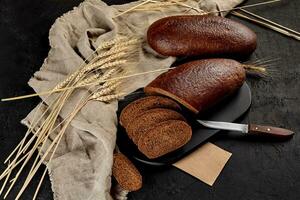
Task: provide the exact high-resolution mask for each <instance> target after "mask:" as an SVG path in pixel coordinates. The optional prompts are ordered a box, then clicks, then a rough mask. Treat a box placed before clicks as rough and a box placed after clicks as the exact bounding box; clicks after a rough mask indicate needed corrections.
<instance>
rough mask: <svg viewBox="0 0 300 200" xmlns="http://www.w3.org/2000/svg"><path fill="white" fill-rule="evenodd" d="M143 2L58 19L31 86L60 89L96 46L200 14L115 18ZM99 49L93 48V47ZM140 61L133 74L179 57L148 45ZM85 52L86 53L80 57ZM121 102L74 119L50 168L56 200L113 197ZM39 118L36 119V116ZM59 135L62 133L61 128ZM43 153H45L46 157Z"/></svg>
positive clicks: (221, 2)
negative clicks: (177, 17) (173, 19)
mask: <svg viewBox="0 0 300 200" xmlns="http://www.w3.org/2000/svg"><path fill="white" fill-rule="evenodd" d="M241 1H242V0H202V1H199V2H198V1H197V0H188V1H187V2H186V4H188V5H190V6H193V7H195V8H200V9H202V10H205V11H212V10H216V9H221V10H222V9H229V8H232V7H234V6H236V5H237V4H239V3H241ZM137 3H141V1H139V2H133V3H129V4H123V5H113V6H108V5H106V4H105V3H104V2H102V1H100V0H86V1H84V2H83V3H81V4H80V5H79V6H78V7H76V8H74V9H73V10H72V11H69V12H68V13H66V14H64V15H63V16H62V17H60V18H58V19H57V20H56V21H55V23H54V25H53V26H52V27H51V29H50V32H49V42H50V46H51V49H50V51H49V54H48V57H47V58H46V59H45V61H44V63H43V65H42V67H41V69H40V71H38V72H36V73H35V74H34V77H32V78H31V79H30V81H29V85H30V86H31V87H32V88H33V89H34V90H35V91H36V92H42V91H47V90H50V89H52V88H54V87H55V86H56V85H57V84H58V83H59V82H61V81H62V80H64V79H65V78H66V76H67V75H68V74H70V73H72V72H74V71H75V70H76V69H77V68H78V67H79V66H80V64H81V63H82V62H83V59H82V57H85V58H86V57H88V56H89V55H90V54H91V53H92V52H93V50H92V49H93V48H96V47H97V46H98V45H100V44H101V43H103V42H104V41H109V40H112V39H113V38H115V37H116V36H117V35H125V36H130V35H133V34H134V35H136V34H138V35H140V36H141V37H143V38H144V39H145V37H146V35H145V33H146V30H147V27H148V26H149V25H150V24H151V23H152V22H154V21H155V20H157V19H159V18H162V17H165V16H169V15H176V14H177V15H178V14H197V13H196V11H194V10H192V9H190V10H187V8H185V7H182V6H172V7H168V9H166V10H164V11H163V12H161V11H151V12H131V13H128V14H125V15H122V16H120V17H118V18H115V19H113V17H114V16H115V15H117V14H118V13H120V12H121V11H123V10H127V9H128V8H131V7H132V6H134V5H136V4H137ZM92 47H93V48H92ZM140 48H141V50H140V53H139V55H138V56H137V58H136V60H137V61H138V62H139V64H138V65H137V66H138V67H137V69H132V70H133V72H139V71H148V70H153V69H158V68H166V67H169V66H170V65H171V64H172V63H173V62H174V61H175V58H173V57H168V58H166V57H160V56H158V55H156V54H155V53H154V52H153V51H152V50H151V49H150V48H149V47H148V46H147V44H146V42H144V43H143V45H141V46H140ZM79 53H80V54H81V55H79ZM157 75H158V74H152V75H148V76H143V77H141V78H135V79H130V80H128V81H127V83H125V86H126V87H124V88H126V92H131V91H134V90H136V89H138V88H140V87H143V86H145V85H146V84H147V83H149V82H150V81H151V80H153V79H154V78H155V77H156V76H157ZM85 90H86V89H78V91H76V92H75V93H74V95H73V96H72V97H71V99H70V100H69V101H68V102H67V103H66V105H65V106H64V109H63V110H62V112H61V113H60V118H61V119H63V118H64V117H66V116H67V115H68V113H70V112H71V111H72V109H74V104H75V103H76V101H77V100H78V99H79V98H80V97H81V96H82V95H83V93H84V92H85ZM41 98H42V100H43V101H44V103H43V104H42V106H40V107H38V108H35V109H34V110H33V111H32V112H31V113H30V114H29V115H28V116H27V117H26V118H25V119H24V120H23V121H22V123H24V124H25V125H27V126H29V125H30V124H31V123H32V121H33V118H34V117H36V116H39V115H41V113H42V112H43V111H44V110H45V109H46V108H47V105H49V103H51V101H52V100H53V98H55V95H52V96H51V97H50V98H46V97H45V96H41ZM116 110H117V102H116V101H114V102H112V103H109V104H106V103H102V102H98V101H90V102H89V103H88V104H87V105H86V106H85V107H84V108H83V109H82V110H81V111H80V112H79V113H78V115H77V117H76V118H75V119H74V120H73V121H72V123H71V125H70V126H69V128H68V129H67V131H66V133H65V136H64V137H63V139H62V141H61V143H60V144H59V148H58V149H57V151H56V152H55V156H54V158H53V160H52V161H51V162H49V163H46V164H47V168H48V171H49V175H50V179H51V184H52V190H53V195H54V199H56V200H104V199H111V198H112V196H111V194H110V190H111V167H112V161H113V159H112V158H113V151H114V149H115V144H116V143H115V141H116V131H117V128H116V127H117V116H116ZM34 115H36V116H34ZM57 131H59V130H57ZM42 152H43V150H41V152H40V153H42ZM115 191H117V194H113V196H114V198H117V199H125V198H126V194H127V193H126V191H123V190H122V189H120V188H117V190H115Z"/></svg>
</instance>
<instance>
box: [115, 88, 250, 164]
mask: <svg viewBox="0 0 300 200" xmlns="http://www.w3.org/2000/svg"><path fill="white" fill-rule="evenodd" d="M143 96H145V94H144V93H143V90H142V89H140V90H137V91H136V92H134V93H132V94H130V95H128V96H127V97H126V98H125V99H124V100H122V101H120V102H119V109H118V116H119V113H120V111H121V110H122V109H123V108H124V107H125V106H126V105H127V104H129V103H130V102H132V101H134V100H136V99H138V98H141V97H143ZM250 105H251V90H250V88H249V86H248V85H247V83H244V85H243V86H242V87H241V88H240V89H239V90H238V91H237V92H236V93H235V94H233V95H231V96H230V97H228V98H226V99H225V100H223V101H222V102H221V103H219V104H218V105H217V106H215V107H214V108H213V109H210V110H209V111H208V112H206V113H202V114H201V116H200V115H199V116H195V115H193V114H192V113H190V112H188V111H187V110H184V111H183V114H184V115H185V117H186V118H187V120H188V122H189V124H190V125H191V126H192V129H193V135H192V139H191V140H190V141H189V142H188V143H187V144H186V145H184V146H183V147H182V148H180V149H178V150H176V151H174V152H171V153H169V154H167V155H165V156H162V157H160V158H157V159H148V158H147V157H145V156H144V155H143V154H142V153H141V152H140V151H139V150H138V149H137V146H136V145H135V144H133V142H132V141H131V140H130V139H129V138H128V136H127V134H126V132H125V130H124V128H123V127H121V126H120V125H119V126H118V132H117V145H118V147H119V149H120V151H121V152H122V153H124V154H125V155H126V156H128V157H129V158H130V159H135V160H137V161H139V162H142V163H144V164H148V165H155V166H163V165H168V164H172V163H174V162H176V161H177V160H179V159H180V158H182V157H184V156H185V155H186V154H188V153H190V152H191V151H193V150H194V149H196V148H197V147H199V146H200V145H201V144H203V143H204V142H205V141H207V139H208V138H210V137H211V136H213V135H214V134H216V133H218V132H219V130H213V129H209V128H205V127H203V126H201V125H200V124H198V123H197V121H196V119H197V118H199V119H203V120H215V121H225V122H233V121H235V120H236V119H238V118H239V117H240V116H242V115H243V114H244V113H245V112H246V111H247V110H248V109H249V107H250Z"/></svg>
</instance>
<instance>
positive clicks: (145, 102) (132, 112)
mask: <svg viewBox="0 0 300 200" xmlns="http://www.w3.org/2000/svg"><path fill="white" fill-rule="evenodd" d="M153 108H169V109H172V110H178V111H179V110H180V106H179V105H178V104H177V103H176V102H175V101H173V100H171V99H169V98H166V97H161V96H148V97H144V98H141V99H138V100H136V101H134V102H132V103H130V104H129V105H127V106H126V107H125V108H124V109H123V110H122V112H121V115H120V124H121V125H122V126H123V127H124V128H127V125H128V124H129V122H130V121H131V120H133V119H135V118H136V117H137V116H138V115H140V114H142V113H143V112H144V111H147V110H149V109H153Z"/></svg>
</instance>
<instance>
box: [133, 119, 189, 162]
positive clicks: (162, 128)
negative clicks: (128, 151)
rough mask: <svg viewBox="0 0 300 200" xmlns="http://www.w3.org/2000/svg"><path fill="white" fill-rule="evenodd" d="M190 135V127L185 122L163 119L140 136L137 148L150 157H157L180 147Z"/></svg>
mask: <svg viewBox="0 0 300 200" xmlns="http://www.w3.org/2000/svg"><path fill="white" fill-rule="evenodd" d="M191 137H192V129H191V127H190V126H189V125H188V124H187V123H186V122H184V121H180V120H169V121H164V122H161V123H159V124H157V126H154V127H153V128H152V129H150V130H148V132H147V133H145V134H142V135H141V136H140V138H139V141H138V149H139V150H140V151H141V152H142V153H143V154H144V155H146V156H147V157H148V158H150V159H153V158H158V157H160V156H163V155H165V154H167V153H169V152H172V151H174V150H176V149H178V148H180V147H182V146H183V145H185V144H186V143H187V142H188V141H189V140H190V139H191Z"/></svg>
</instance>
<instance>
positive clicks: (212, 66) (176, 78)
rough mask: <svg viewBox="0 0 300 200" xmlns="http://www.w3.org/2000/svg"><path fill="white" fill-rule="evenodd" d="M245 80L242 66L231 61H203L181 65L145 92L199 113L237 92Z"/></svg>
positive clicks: (153, 82)
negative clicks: (166, 98)
mask: <svg viewBox="0 0 300 200" xmlns="http://www.w3.org/2000/svg"><path fill="white" fill-rule="evenodd" d="M245 79H246V72H245V69H244V67H243V65H242V64H241V63H239V62H237V61H235V60H231V59H203V60H197V61H192V62H188V63H185V64H182V65H180V66H178V67H176V68H173V69H171V70H169V71H168V72H165V73H163V74H161V75H160V76H158V77H157V78H156V79H155V80H153V81H152V82H151V83H150V84H149V85H147V86H146V87H145V88H144V91H145V93H146V94H149V95H164V96H168V97H170V98H171V99H174V100H176V101H177V102H180V103H181V104H182V105H184V106H185V107H187V108H188V109H189V110H191V111H193V112H195V113H198V112H201V111H203V110H206V109H208V108H210V107H212V106H213V105H215V104H216V103H218V102H219V101H221V100H222V99H223V98H224V97H226V96H228V95H229V94H231V93H233V92H234V91H236V90H237V89H239V88H240V87H241V86H242V85H243V83H244V81H245Z"/></svg>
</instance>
